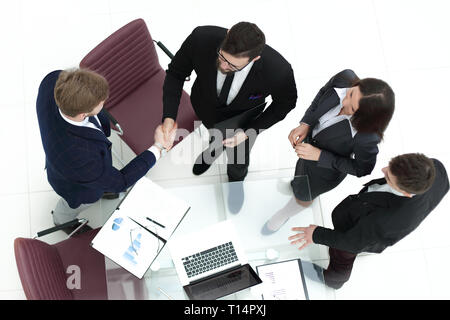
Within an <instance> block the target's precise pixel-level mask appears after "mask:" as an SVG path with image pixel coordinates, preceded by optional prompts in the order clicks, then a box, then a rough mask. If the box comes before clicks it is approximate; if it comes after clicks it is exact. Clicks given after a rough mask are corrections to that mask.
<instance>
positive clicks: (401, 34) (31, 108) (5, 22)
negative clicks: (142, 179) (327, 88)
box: [0, 0, 450, 299]
mask: <svg viewBox="0 0 450 320" xmlns="http://www.w3.org/2000/svg"><path fill="white" fill-rule="evenodd" d="M448 12H450V3H449V2H448V0H428V1H424V0H414V1H413V0H401V1H400V0H398V1H387V0H362V1H361V0H342V1H333V0H320V1H299V0H281V1H280V0H251V1H245V2H244V1H237V0H229V1H227V2H226V5H225V4H224V2H223V1H211V0H183V1H171V2H168V1H159V0H145V1H144V0H129V1H119V0H99V1H88V0H76V1H75V0H64V1H57V0H45V1H44V0H41V1H32V0H20V1H12V0H9V1H6V0H5V1H1V2H0V36H1V39H2V41H3V43H4V46H3V47H2V50H1V52H0V58H1V59H0V61H2V77H0V88H2V99H1V100H0V111H1V112H2V114H3V118H4V119H5V120H6V121H3V123H2V126H1V127H0V134H1V146H0V148H1V150H3V152H2V156H1V158H0V167H1V168H2V170H3V175H2V180H3V183H2V186H1V187H0V203H1V204H2V207H3V210H2V211H3V217H4V219H3V221H7V223H8V226H7V227H4V228H2V232H1V235H0V252H1V256H2V257H3V259H2V263H1V267H0V268H1V269H0V299H23V298H25V297H24V293H23V290H22V287H21V284H20V280H19V277H18V274H17V271H16V265H15V259H14V253H13V240H14V239H15V238H16V237H31V236H33V235H34V234H35V232H36V231H38V230H41V229H43V228H46V227H49V226H51V218H50V214H49V212H50V210H51V209H52V208H53V207H54V205H55V203H56V201H57V199H58V197H57V195H56V194H55V193H54V191H53V190H52V189H51V187H50V186H49V184H48V182H47V180H46V174H45V171H44V170H43V167H44V153H43V150H42V145H41V141H40V136H39V129H38V125H37V119H36V112H35V99H36V94H37V88H38V85H39V83H40V81H41V79H42V78H43V77H44V76H45V75H46V74H47V73H48V72H49V71H52V70H55V69H65V68H70V67H75V66H77V64H78V62H79V61H80V60H81V59H82V57H83V56H84V55H85V54H87V52H88V51H89V50H90V49H91V48H93V47H94V46H95V45H96V44H98V43H99V42H100V41H101V40H103V39H104V38H106V37H107V36H108V35H109V34H110V33H112V32H114V31H115V30H116V29H118V28H119V27H121V26H122V25H124V24H126V23H127V22H129V21H131V20H133V19H135V18H139V17H141V18H144V19H145V21H146V23H147V25H148V27H149V29H150V32H151V34H152V36H153V37H154V38H155V39H157V40H162V41H163V42H164V43H165V44H166V45H167V46H168V47H169V48H170V49H172V51H176V50H177V49H178V47H179V46H180V45H181V43H182V41H183V40H184V39H185V37H186V36H187V35H188V34H189V32H190V31H191V30H192V29H193V28H194V27H195V26H198V25H205V24H213V25H221V26H224V27H230V26H231V25H233V24H235V23H236V22H239V21H242V20H246V21H252V22H255V23H257V24H258V25H259V26H260V27H261V29H262V30H263V31H264V32H265V34H266V37H267V42H268V43H269V44H270V45H272V46H273V47H274V48H275V49H277V50H278V51H279V52H281V53H282V54H283V55H284V56H285V57H286V58H287V59H288V60H289V61H290V62H291V64H292V65H293V68H294V71H295V77H296V80H297V87H298V94H299V100H298V103H297V107H296V109H294V110H293V111H292V112H291V113H290V114H289V115H288V116H287V117H286V119H285V120H283V121H282V122H280V123H278V124H277V125H276V126H274V127H273V128H271V129H270V131H267V132H266V133H263V134H261V136H260V137H259V139H258V141H257V143H256V145H255V147H254V149H253V151H252V157H251V165H250V172H251V174H252V175H258V173H259V174H265V173H267V172H274V171H275V172H276V171H277V170H280V172H281V171H284V170H286V169H287V170H289V169H292V173H293V172H294V167H295V161H296V157H295V154H293V153H292V151H291V149H290V148H289V144H288V142H287V139H286V137H287V135H288V133H289V131H290V130H291V129H292V127H293V126H295V124H296V123H297V121H298V120H299V119H300V117H301V116H302V114H303V112H304V111H305V109H306V108H307V107H308V106H309V103H310V102H311V100H312V98H313V97H314V95H315V94H316V92H317V90H318V89H319V88H320V87H321V86H322V85H323V84H324V83H325V82H326V81H327V80H328V79H329V78H330V76H332V75H334V74H335V73H336V72H338V71H340V70H342V69H344V68H351V69H353V70H355V71H356V72H357V74H358V75H359V76H360V77H378V78H382V79H384V80H386V81H387V82H388V83H390V84H391V86H392V87H393V89H394V91H395V92H396V100H397V109H396V112H395V115H394V118H393V120H392V122H391V124H390V126H389V128H388V130H387V132H386V137H385V140H384V141H383V142H382V143H381V144H380V154H379V157H378V162H377V165H376V168H375V169H374V171H373V173H372V175H370V176H368V177H365V178H362V179H357V178H355V177H348V178H347V179H346V180H345V181H344V182H343V183H342V184H341V185H340V186H338V187H337V188H336V189H335V190H333V191H332V192H328V193H327V194H324V195H323V196H321V197H320V204H321V206H322V209H323V217H322V218H323V221H324V225H325V226H327V227H331V226H332V224H331V218H330V213H331V211H332V209H333V208H334V206H335V205H336V204H337V203H339V202H340V201H341V200H342V199H343V198H344V197H345V196H346V195H347V194H349V193H353V192H356V191H358V190H359V188H360V186H361V184H362V183H364V182H366V181H368V180H370V179H371V178H374V177H379V176H380V169H381V168H382V167H383V166H385V164H386V162H387V161H388V160H389V159H390V158H391V157H392V156H395V155H397V154H401V153H404V152H423V153H425V154H427V155H429V156H432V157H436V158H438V159H440V160H441V161H442V162H443V163H444V165H446V167H447V169H450V149H449V147H448V142H447V143H446V141H448V140H449V138H450V134H449V133H448V131H447V130H446V129H447V127H446V125H447V122H448V118H449V115H450V112H449V110H450V100H449V99H448V97H447V92H448V79H449V76H450V20H449V19H448ZM159 53H161V52H159ZM160 56H161V64H162V66H163V67H164V68H165V67H166V66H167V63H168V58H167V57H165V56H164V54H162V53H161V55H160ZM191 85H192V82H191V83H188V84H186V86H185V88H186V90H187V91H188V92H189V90H190V87H191ZM12 137H13V138H12ZM192 138H194V137H192ZM113 142H114V144H115V150H116V152H118V154H119V155H121V156H122V157H123V158H124V159H126V160H129V159H130V158H131V157H132V154H131V153H130V151H129V150H127V147H126V146H124V145H123V144H122V143H121V142H120V140H118V139H116V138H113ZM175 150H176V149H174V150H173V151H175ZM186 156H187V157H189V154H188V155H186ZM224 174H225V168H224V167H223V166H221V165H217V167H215V168H213V169H211V170H210V171H209V172H208V173H207V175H206V176H205V177H201V178H196V177H194V176H193V175H192V173H191V169H190V167H189V166H173V165H171V164H170V162H169V161H165V162H161V163H159V164H158V165H156V166H155V167H154V168H153V169H152V170H151V172H150V173H149V177H151V178H153V179H154V180H155V181H158V182H159V183H161V184H162V185H167V186H170V185H177V184H184V183H193V184H196V183H200V182H202V181H208V182H211V181H223V180H224V179H225V178H226V176H225V175H224ZM113 206H114V203H113V202H108V201H103V202H101V203H99V204H97V205H96V206H94V207H93V208H91V209H89V210H88V212H86V213H84V215H86V216H87V217H89V218H90V219H91V221H93V223H94V224H98V225H99V224H101V221H102V215H103V216H106V215H107V214H108V213H110V212H111V210H112V208H113ZM449 209H450V197H449V196H447V198H446V199H444V200H443V201H442V203H441V204H440V205H439V206H438V207H437V208H436V209H435V210H434V212H433V213H432V214H431V215H430V216H429V217H428V218H427V219H426V220H425V221H424V223H423V224H422V225H421V226H419V228H417V230H415V231H414V232H413V233H412V234H411V235H409V236H408V237H406V238H405V239H403V240H402V241H400V242H399V243H398V244H397V245H395V246H394V247H392V248H388V249H387V250H386V251H385V252H383V253H382V254H380V255H361V256H359V257H358V258H357V261H356V263H355V267H354V272H353V275H352V277H351V279H350V281H349V282H348V283H347V284H346V285H345V286H344V287H343V288H342V289H340V290H338V291H336V297H337V298H338V299H449V298H450V291H449V285H450V277H449V276H448V272H444V271H443V270H448V269H449V268H450V254H449V252H450V240H449V237H447V234H448V226H449V225H450V217H449V215H448V213H449V211H450V210H449ZM98 212H101V215H100V216H99V214H98ZM63 238H64V234H63V233H62V232H60V233H55V234H53V235H51V236H48V237H47V238H45V239H44V240H46V241H48V242H50V243H54V242H57V241H60V240H61V239H63ZM318 263H319V264H321V265H326V263H327V262H326V261H318Z"/></svg>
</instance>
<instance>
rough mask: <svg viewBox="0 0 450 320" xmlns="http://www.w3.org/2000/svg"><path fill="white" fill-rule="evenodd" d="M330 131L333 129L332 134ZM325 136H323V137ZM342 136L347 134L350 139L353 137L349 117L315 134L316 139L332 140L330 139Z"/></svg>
mask: <svg viewBox="0 0 450 320" xmlns="http://www.w3.org/2000/svg"><path fill="white" fill-rule="evenodd" d="M330 131H333V133H332V134H330ZM322 136H323V137H322ZM342 136H347V137H348V138H349V139H350V140H352V139H353V137H352V131H351V129H350V123H349V121H348V120H347V119H344V120H341V121H339V122H337V123H335V124H333V125H332V126H329V127H327V128H325V129H323V130H322V131H320V132H319V133H318V134H317V135H315V136H314V139H316V140H319V141H320V140H322V139H323V140H330V139H340V138H341V137H342Z"/></svg>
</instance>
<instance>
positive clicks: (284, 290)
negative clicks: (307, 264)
mask: <svg viewBox="0 0 450 320" xmlns="http://www.w3.org/2000/svg"><path fill="white" fill-rule="evenodd" d="M256 270H257V271H258V275H259V277H260V278H261V280H262V285H261V287H262V290H263V293H262V296H263V299H264V300H308V299H309V297H308V290H307V288H306V284H305V278H304V275H303V269H302V263H301V260H300V259H295V260H289V261H282V262H276V263H270V264H265V265H262V266H257V267H256Z"/></svg>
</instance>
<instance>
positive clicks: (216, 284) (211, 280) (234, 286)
mask: <svg viewBox="0 0 450 320" xmlns="http://www.w3.org/2000/svg"><path fill="white" fill-rule="evenodd" d="M261 282H262V281H261V279H260V278H259V277H258V275H257V274H256V273H255V271H253V269H252V268H251V267H250V265H249V264H246V265H243V266H238V267H234V268H232V269H229V270H225V271H223V272H220V273H217V274H215V275H212V276H210V277H207V278H205V279H201V280H197V281H195V282H193V283H191V284H189V285H187V286H184V290H185V291H186V294H187V295H188V297H189V299H192V300H214V299H217V298H220V297H224V296H226V295H229V294H232V293H235V292H237V291H240V290H243V289H246V288H249V287H252V286H254V285H256V284H259V283H261Z"/></svg>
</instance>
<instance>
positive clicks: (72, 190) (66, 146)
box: [36, 69, 176, 232]
mask: <svg viewBox="0 0 450 320" xmlns="http://www.w3.org/2000/svg"><path fill="white" fill-rule="evenodd" d="M108 94H109V86H108V83H107V81H106V79H105V78H104V77H102V76H101V75H99V74H97V73H95V72H92V71H88V70H84V69H75V70H70V71H61V70H58V71H53V72H51V73H49V74H48V75H47V76H46V77H45V78H44V79H43V80H42V83H41V85H40V87H39V93H38V97H37V103H36V110H37V116H38V121H39V128H40V133H41V139H42V144H43V147H44V151H45V155H46V169H47V178H48V181H49V183H50V185H51V186H52V187H53V189H54V190H55V192H56V193H57V194H58V195H60V196H61V199H60V200H59V202H58V204H57V206H56V208H55V210H54V211H53V220H54V223H55V225H59V224H62V223H65V222H68V221H71V220H73V219H75V218H76V217H77V216H78V214H79V213H80V212H81V211H82V210H84V209H86V208H87V207H89V206H90V205H92V204H94V203H95V202H96V201H98V200H99V199H100V198H102V196H103V195H104V193H109V192H112V193H120V192H122V191H125V190H126V189H127V188H128V187H130V186H132V185H133V184H134V183H136V182H137V181H138V180H139V179H140V178H142V177H143V176H144V175H145V174H146V173H147V172H148V170H149V169H150V168H151V167H152V166H153V165H154V164H155V162H156V161H157V160H158V159H159V157H160V156H161V152H162V150H163V149H168V148H169V146H170V145H171V144H172V142H173V141H167V138H166V139H165V138H164V135H163V132H162V128H161V126H159V127H158V128H157V129H156V130H155V144H154V145H153V146H152V147H151V148H150V149H149V150H146V151H144V152H142V153H141V154H139V155H138V156H136V157H135V158H134V159H133V160H132V161H130V162H129V163H128V164H127V165H126V166H125V167H124V168H123V169H122V170H118V169H116V168H114V167H113V165H112V155H111V142H110V141H109V140H108V139H107V137H109V136H110V134H111V128H110V124H109V120H108V118H107V117H106V115H105V114H104V113H103V112H101V110H102V108H103V103H104V102H105V100H106V99H107V98H108ZM175 130H176V129H175ZM175 130H173V135H172V137H171V138H174V136H175ZM75 227H77V226H75ZM65 231H66V232H69V231H70V230H65Z"/></svg>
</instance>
